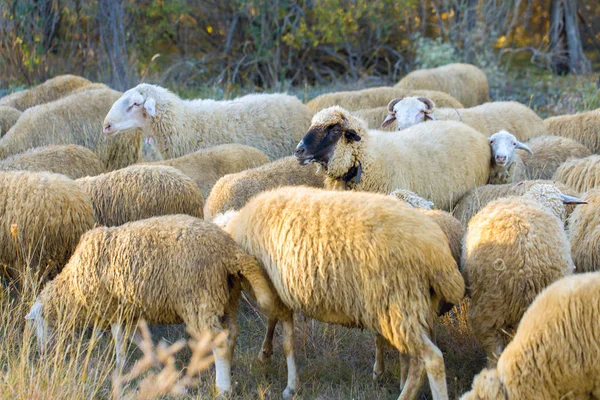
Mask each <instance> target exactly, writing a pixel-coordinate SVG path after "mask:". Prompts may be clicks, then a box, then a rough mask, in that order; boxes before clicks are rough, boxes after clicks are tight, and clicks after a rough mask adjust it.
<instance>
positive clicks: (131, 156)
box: [0, 89, 141, 170]
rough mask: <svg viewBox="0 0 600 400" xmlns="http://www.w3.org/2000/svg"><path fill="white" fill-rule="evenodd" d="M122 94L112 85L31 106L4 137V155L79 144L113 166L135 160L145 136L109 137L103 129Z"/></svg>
mask: <svg viewBox="0 0 600 400" xmlns="http://www.w3.org/2000/svg"><path fill="white" fill-rule="evenodd" d="M120 95H121V93H120V92H117V91H115V90H112V89H95V90H85V91H82V92H80V93H76V94H73V95H71V96H67V97H65V98H63V99H60V100H57V101H53V102H51V103H47V104H42V105H39V106H36V107H32V108H30V109H28V110H27V111H25V112H24V113H23V115H21V118H19V120H18V121H17V123H16V124H15V125H14V126H13V127H12V128H10V130H9V131H8V133H7V134H6V135H4V137H2V139H0V159H2V158H5V157H7V156H9V155H13V154H18V153H22V152H24V151H27V150H29V149H31V148H34V147H40V146H48V145H52V144H78V145H80V146H84V147H87V148H88V149H90V150H92V151H93V152H95V153H96V154H97V155H98V157H100V159H101V160H102V162H103V163H104V165H105V166H106V167H107V168H108V169H109V170H112V169H118V168H123V167H126V166H127V165H129V164H133V163H135V162H136V161H137V156H138V149H139V144H140V138H141V137H138V138H133V137H132V136H133V135H129V137H120V138H115V139H107V138H106V137H105V136H104V135H102V132H101V131H100V129H101V127H102V119H103V118H104V116H105V115H106V113H107V112H108V110H109V109H110V107H111V106H112V104H113V103H114V102H115V100H117V99H118V98H119V96H120Z"/></svg>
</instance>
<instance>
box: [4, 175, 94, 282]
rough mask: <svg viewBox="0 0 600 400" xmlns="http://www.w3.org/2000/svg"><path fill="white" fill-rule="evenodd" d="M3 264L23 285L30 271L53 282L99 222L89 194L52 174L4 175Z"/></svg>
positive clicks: (12, 276) (10, 276) (5, 269)
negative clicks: (24, 277) (27, 272)
mask: <svg viewBox="0 0 600 400" xmlns="http://www.w3.org/2000/svg"><path fill="white" fill-rule="evenodd" d="M0 215H2V218H0V227H1V229H0V265H1V267H2V269H4V271H5V273H6V275H7V276H8V277H9V278H10V279H13V280H16V281H20V280H21V279H22V275H23V273H24V272H25V269H27V268H31V269H32V271H33V272H35V273H38V274H39V276H38V278H39V279H40V281H43V280H45V279H46V278H49V277H50V278H51V277H52V276H53V275H55V274H56V273H57V272H58V271H59V270H60V268H62V266H63V265H64V264H65V263H66V262H67V260H68V259H69V257H70V256H71V253H72V252H73V250H75V246H77V242H78V241H79V237H80V236H81V235H82V234H83V233H84V232H86V231H87V230H89V229H91V228H93V227H94V224H95V222H96V219H95V217H94V210H93V209H92V203H91V202H90V199H89V198H88V196H87V194H86V193H85V192H84V191H83V190H81V188H80V187H79V185H77V184H76V183H75V182H74V181H72V180H71V179H69V178H67V177H65V176H63V175H59V174H52V173H47V172H28V171H0Z"/></svg>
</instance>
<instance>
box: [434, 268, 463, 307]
mask: <svg viewBox="0 0 600 400" xmlns="http://www.w3.org/2000/svg"><path fill="white" fill-rule="evenodd" d="M430 284H431V287H432V288H433V291H434V292H435V294H436V296H437V297H439V298H441V299H443V300H445V301H446V302H448V303H452V304H458V303H460V301H461V300H462V299H463V297H464V296H465V281H464V279H463V277H462V275H461V273H460V271H459V270H458V266H457V265H456V262H455V261H454V260H453V262H452V264H451V265H448V266H447V267H446V268H443V269H441V270H438V271H436V272H435V273H434V275H433V277H432V278H431V282H430Z"/></svg>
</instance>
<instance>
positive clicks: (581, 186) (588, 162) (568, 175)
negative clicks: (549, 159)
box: [553, 154, 600, 193]
mask: <svg viewBox="0 0 600 400" xmlns="http://www.w3.org/2000/svg"><path fill="white" fill-rule="evenodd" d="M553 179H555V180H557V181H559V182H562V183H564V184H565V185H567V186H569V187H571V188H572V189H573V190H575V191H577V192H579V193H585V192H587V191H588V190H590V189H593V188H595V187H597V186H600V155H595V154H594V155H591V156H589V157H585V158H573V159H570V160H567V161H565V162H564V163H562V164H561V166H560V167H558V169H557V170H556V173H555V174H554V177H553Z"/></svg>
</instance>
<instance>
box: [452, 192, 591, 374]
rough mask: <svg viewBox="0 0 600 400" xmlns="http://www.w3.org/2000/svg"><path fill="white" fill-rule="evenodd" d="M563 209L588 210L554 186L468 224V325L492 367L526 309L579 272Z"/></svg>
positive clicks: (497, 206) (503, 202) (499, 204)
mask: <svg viewBox="0 0 600 400" xmlns="http://www.w3.org/2000/svg"><path fill="white" fill-rule="evenodd" d="M563 203H564V204H584V203H585V202H584V201H583V200H581V199H578V198H576V197H571V196H567V195H565V194H563V193H561V192H560V190H558V188H557V187H556V186H554V185H549V184H536V185H533V186H532V187H531V188H530V189H529V190H528V191H527V192H526V193H525V194H524V195H523V196H521V197H507V198H503V199H499V200H495V201H493V202H490V203H489V204H488V205H486V206H485V207H484V208H483V209H482V210H481V211H479V212H478V213H477V214H476V215H475V216H474V217H473V218H472V219H471V220H470V221H469V226H468V228H467V233H466V235H465V240H464V247H463V259H462V261H461V267H462V271H463V275H464V278H465V283H466V285H467V288H468V292H469V294H470V295H471V307H470V309H469V322H470V325H471V328H472V329H473V332H474V334H475V337H476V338H477V340H478V341H479V343H481V345H482V346H483V348H484V349H485V350H486V352H487V355H488V365H490V366H493V365H494V364H495V361H496V359H497V357H498V356H499V355H500V353H501V352H502V350H503V349H504V347H505V346H506V344H507V343H508V342H509V341H510V338H509V337H508V336H507V334H509V333H510V332H511V331H513V330H514V329H516V328H517V326H518V324H519V321H520V320H521V317H522V316H523V314H524V313H525V310H527V307H529V305H530V304H531V302H533V299H534V298H535V296H537V295H538V293H540V292H541V291H542V290H543V289H544V288H545V287H546V286H548V285H549V284H551V283H552V282H554V281H556V280H558V279H560V278H562V277H564V276H566V275H568V274H570V273H571V272H572V271H573V270H574V269H575V266H574V264H573V260H572V259H571V246H570V244H569V239H568V238H567V234H566V232H565V229H564V217H565V207H564V205H563Z"/></svg>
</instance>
